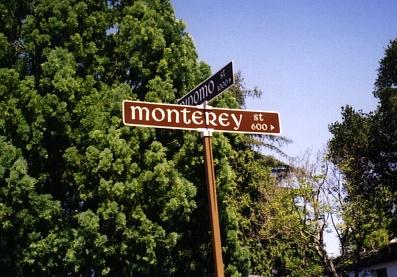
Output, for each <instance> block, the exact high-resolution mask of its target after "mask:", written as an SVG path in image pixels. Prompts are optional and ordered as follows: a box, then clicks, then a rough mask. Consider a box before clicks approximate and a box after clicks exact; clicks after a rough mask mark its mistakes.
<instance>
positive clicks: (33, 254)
mask: <svg viewBox="0 0 397 277" xmlns="http://www.w3.org/2000/svg"><path fill="white" fill-rule="evenodd" d="M0 46H1V47H0V153H1V154H0V246H1V251H0V271H1V272H2V273H4V274H14V275H21V276H25V275H28V276H29V275H67V274H69V275H91V276H97V275H114V276H117V275H119V276H125V275H126V276H132V275H133V276H205V275H210V274H211V273H212V271H213V268H212V255H211V244H210V235H209V220H208V214H209V213H208V204H207V193H206V189H205V186H204V183H205V182H204V172H203V170H204V166H203V157H202V152H203V149H202V148H203V147H202V145H201V143H200V137H199V134H197V133H196V132H191V131H183V132H182V131H176V130H163V129H153V128H137V127H126V126H123V124H122V119H121V102H122V100H124V99H130V100H141V101H151V102H167V103H172V102H174V101H175V99H177V98H179V97H181V96H182V95H183V94H184V93H186V92H187V91H188V90H189V89H191V88H193V87H194V86H195V85H196V84H198V83H199V82H201V81H202V80H204V79H205V78H206V77H208V76H209V74H210V68H209V66H208V65H206V64H205V63H203V62H199V61H198V59H197V53H196V51H195V48H194V45H193V43H192V40H191V38H190V37H189V35H188V34H187V33H186V32H185V29H184V24H183V23H182V22H181V21H179V20H177V19H176V18H175V15H174V12H173V10H172V7H171V4H170V1H163V0H136V1H129V0H121V1H118V0H110V1H94V0H85V1H82V0H62V1H61V0H33V1H25V0H22V1H16V0H7V1H6V0H1V1H0ZM236 79H237V85H236V86H235V87H233V88H232V89H231V90H230V92H229V93H225V94H223V95H222V97H220V98H219V99H217V100H216V101H214V105H217V106H221V107H229V108H238V107H243V106H244V99H245V97H246V96H249V95H259V94H260V91H259V90H258V89H254V90H248V89H246V88H245V87H244V84H243V79H242V77H241V75H238V76H237V78H236ZM283 142H286V139H283V138H280V139H273V138H269V137H266V136H264V137H253V136H246V135H241V134H225V135H223V134H215V135H214V140H213V144H214V145H213V149H214V159H215V170H216V182H217V186H218V201H219V207H220V212H221V226H222V240H223V241H222V243H223V251H224V261H225V272H226V274H227V275H228V276H245V275H248V274H249V273H252V272H256V273H263V274H270V273H271V270H272V269H274V268H278V269H279V270H280V272H284V273H285V274H289V275H295V276H296V275H299V274H300V273H302V274H303V273H308V272H320V271H321V269H320V265H319V263H318V258H316V257H314V256H315V254H314V252H313V251H312V250H308V249H307V248H305V246H304V245H302V243H301V241H300V238H299V237H296V236H295V235H294V234H295V232H297V231H301V230H302V228H306V227H307V226H303V227H302V225H299V224H298V223H299V222H300V221H301V218H300V217H299V213H297V212H293V213H290V212H291V211H292V209H295V208H296V207H295V206H294V205H292V206H291V204H293V203H292V202H291V201H292V199H293V197H292V198H291V195H290V192H286V191H285V190H283V189H280V188H278V187H277V183H276V179H275V178H273V177H272V175H271V168H272V167H277V166H279V165H280V162H279V161H277V160H275V159H273V158H271V157H266V156H264V155H261V154H260V153H258V152H256V151H254V150H253V149H254V147H260V146H265V147H271V148H272V149H277V146H278V143H283ZM294 224H296V225H294ZM284 225H285V226H284ZM276 231H277V232H276ZM274 234H276V236H274ZM313 261H314V264H313V266H311V267H308V268H309V269H307V271H302V268H303V267H305V266H307V265H308V264H309V263H312V262H313Z"/></svg>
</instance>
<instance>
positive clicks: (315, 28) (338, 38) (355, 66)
mask: <svg viewBox="0 0 397 277" xmlns="http://www.w3.org/2000/svg"><path fill="white" fill-rule="evenodd" d="M171 2H172V4H173V6H174V9H175V12H176V16H177V18H179V19H182V20H183V21H184V22H185V23H186V25H187V32H188V33H189V34H190V35H191V36H192V38H193V40H194V43H195V46H196V49H197V52H198V54H199V58H200V59H201V60H203V61H205V62H206V63H208V64H209V65H210V66H211V68H212V70H213V72H216V71H217V70H218V69H220V68H221V67H223V66H224V65H226V64H227V63H228V62H229V61H230V60H233V61H234V63H235V70H236V71H241V73H242V75H243V77H244V78H245V82H246V85H247V87H248V88H253V87H255V86H256V87H258V88H259V89H261V90H262V91H263V95H262V97H261V99H259V100H258V99H255V100H249V101H248V102H247V108H248V109H257V110H269V111H278V112H280V117H281V124H282V134H283V135H284V136H287V137H288V138H290V139H292V140H293V143H292V144H291V145H289V146H288V147H284V148H283V150H284V151H285V152H286V153H287V154H288V155H290V156H298V155H301V154H303V153H304V152H305V151H306V150H307V149H311V150H312V151H313V152H316V151H317V150H321V149H323V148H324V147H325V145H326V143H327V140H328V139H329V138H330V134H329V132H328V124H330V123H332V122H335V121H337V120H340V118H341V116H340V111H341V109H340V108H341V107H342V106H344V105H346V104H349V105H351V106H353V107H354V108H356V109H361V110H363V111H364V112H369V111H371V110H374V109H375V108H376V105H377V101H376V99H375V98H374V97H373V96H372V89H373V84H374V81H375V79H376V73H377V68H378V63H379V60H380V59H381V58H382V57H383V55H384V49H385V47H386V46H387V45H388V43H389V41H390V40H392V39H394V38H397V16H396V15H397V2H396V1H394V0H384V1H376V0H373V1H369V0H360V1H359V0H349V1H341V0H337V1H315V0H303V1H292V0H290V1H282V0H280V1H270V0H245V1H243V0H228V1H224V0H211V1H210V0H190V1H187V0H172V1H171Z"/></svg>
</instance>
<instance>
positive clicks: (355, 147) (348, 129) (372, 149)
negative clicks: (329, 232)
mask: <svg viewBox="0 0 397 277" xmlns="http://www.w3.org/2000/svg"><path fill="white" fill-rule="evenodd" d="M374 96H375V97H376V98H377V100H378V107H377V109H376V110H375V111H373V112H371V113H369V114H365V113H363V112H361V111H355V110H354V109H353V108H352V107H350V106H346V107H344V108H343V109H342V117H343V118H342V121H341V122H335V123H333V124H331V125H330V128H329V129H330V131H331V133H332V135H333V137H332V139H331V140H330V143H329V157H330V159H331V160H332V161H333V162H334V163H335V164H336V165H337V166H338V167H339V169H340V170H341V172H342V173H343V175H344V178H345V202H346V206H345V207H344V211H343V221H344V225H343V226H342V229H343V230H342V233H343V234H344V235H343V237H342V241H341V243H342V250H343V251H342V255H343V256H344V257H345V258H346V259H345V261H357V260H359V259H360V253H361V252H362V251H364V250H374V249H379V247H381V246H384V245H386V244H388V243H389V241H390V240H391V239H392V238H396V237H397V210H396V205H397V40H394V41H391V42H390V44H389V45H388V47H387V48H386V51H385V57H384V58H383V59H382V60H381V61H380V66H379V70H378V78H377V80H376V82H375V89H374ZM348 258H351V259H348Z"/></svg>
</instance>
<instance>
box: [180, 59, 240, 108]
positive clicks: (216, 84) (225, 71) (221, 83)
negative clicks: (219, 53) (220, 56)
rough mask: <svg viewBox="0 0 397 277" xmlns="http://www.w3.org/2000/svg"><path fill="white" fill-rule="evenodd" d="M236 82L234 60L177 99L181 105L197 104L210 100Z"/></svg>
mask: <svg viewBox="0 0 397 277" xmlns="http://www.w3.org/2000/svg"><path fill="white" fill-rule="evenodd" d="M233 83H234V76H233V62H230V63H228V64H227V65H225V66H224V67H223V68H222V69H221V70H219V71H218V72H217V73H215V74H214V75H212V76H211V77H209V78H208V79H207V80H205V81H204V82H202V83H201V84H199V85H198V86H197V87H195V88H194V89H193V90H191V91H190V92H188V93H187V94H186V95H185V96H183V97H182V98H181V99H179V100H178V101H177V103H178V104H180V105H188V106H197V105H201V104H203V103H204V102H205V101H207V102H210V101H211V100H212V99H213V98H215V97H216V96H218V95H220V94H221V93H222V92H223V91H225V90H226V89H228V88H229V87H230V86H231V85H232V84H233Z"/></svg>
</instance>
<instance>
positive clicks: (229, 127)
mask: <svg viewBox="0 0 397 277" xmlns="http://www.w3.org/2000/svg"><path fill="white" fill-rule="evenodd" d="M123 123H124V124H125V125H130V126H142V127H158V128H169V129H187V130H200V129H201V130H202V129H213V130H214V131H216V132H231V133H252V134H272V135H279V134H280V117H279V114H278V113H277V112H264V111H250V110H239V109H223V108H222V109H221V108H212V107H206V108H205V109H204V107H195V106H185V105H172V104H159V103H151V102H140V101H129V100H124V101H123Z"/></svg>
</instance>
